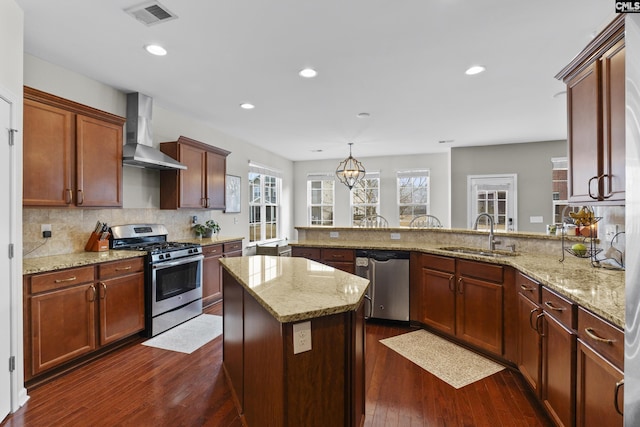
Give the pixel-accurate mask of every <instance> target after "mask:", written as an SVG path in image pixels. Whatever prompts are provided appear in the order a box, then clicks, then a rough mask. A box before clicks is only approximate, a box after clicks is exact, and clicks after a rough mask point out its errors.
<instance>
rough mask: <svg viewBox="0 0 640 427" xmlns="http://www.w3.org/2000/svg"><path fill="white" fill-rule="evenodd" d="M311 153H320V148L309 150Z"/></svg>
mask: <svg viewBox="0 0 640 427" xmlns="http://www.w3.org/2000/svg"><path fill="white" fill-rule="evenodd" d="M311 152H312V153H322V149H316V150H311Z"/></svg>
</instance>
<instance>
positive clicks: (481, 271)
mask: <svg viewBox="0 0 640 427" xmlns="http://www.w3.org/2000/svg"><path fill="white" fill-rule="evenodd" d="M458 274H460V275H461V276H465V277H474V278H476V279H481V280H486V281H489V282H494V283H502V282H503V281H504V279H503V277H504V268H503V267H502V266H501V265H495V264H487V263H484V262H475V261H467V260H464V259H459V260H458Z"/></svg>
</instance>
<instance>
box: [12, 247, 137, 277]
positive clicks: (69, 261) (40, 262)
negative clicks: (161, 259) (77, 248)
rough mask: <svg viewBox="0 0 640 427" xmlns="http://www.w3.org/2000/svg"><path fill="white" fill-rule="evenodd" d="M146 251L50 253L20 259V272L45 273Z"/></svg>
mask: <svg viewBox="0 0 640 427" xmlns="http://www.w3.org/2000/svg"><path fill="white" fill-rule="evenodd" d="M145 255H146V252H139V251H122V250H120V251H112V250H110V251H104V252H80V253H76V254H64V255H52V256H45V257H39V258H28V259H23V260H22V274H23V275H27V274H35V273H46V272H48V271H55V270H63V269H65V268H72V267H83V266H85V265H92V264H99V263H102V262H109V261H118V260H121V259H129V258H137V257H141V256H145Z"/></svg>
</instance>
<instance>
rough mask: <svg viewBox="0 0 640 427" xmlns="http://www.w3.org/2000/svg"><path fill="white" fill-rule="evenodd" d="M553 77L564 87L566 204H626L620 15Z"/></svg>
mask: <svg viewBox="0 0 640 427" xmlns="http://www.w3.org/2000/svg"><path fill="white" fill-rule="evenodd" d="M556 78H558V79H561V80H563V81H564V82H565V83H566V85H567V113H568V161H569V171H568V172H569V173H568V186H569V188H568V190H569V192H568V197H569V201H570V202H580V203H583V202H586V203H593V202H601V203H605V202H615V203H617V204H619V203H620V202H624V200H625V45H624V15H620V16H619V17H618V18H617V19H615V20H614V21H613V22H612V23H611V24H610V25H609V26H608V27H607V28H606V29H605V30H604V31H603V32H602V33H601V34H599V35H598V36H597V37H596V38H594V40H593V41H592V42H591V43H590V44H589V45H588V46H587V47H586V48H585V49H584V50H583V51H582V52H581V53H580V54H579V55H578V56H576V58H574V59H573V60H572V62H571V63H570V64H569V65H567V66H566V67H565V68H564V69H563V70H562V71H561V72H560V73H559V74H558V75H557V76H556Z"/></svg>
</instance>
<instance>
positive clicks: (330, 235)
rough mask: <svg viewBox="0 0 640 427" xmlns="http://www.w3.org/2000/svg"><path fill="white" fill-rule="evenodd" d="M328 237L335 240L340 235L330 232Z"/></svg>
mask: <svg viewBox="0 0 640 427" xmlns="http://www.w3.org/2000/svg"><path fill="white" fill-rule="evenodd" d="M329 237H332V238H334V239H335V238H336V237H340V233H339V232H337V231H330V232H329Z"/></svg>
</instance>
